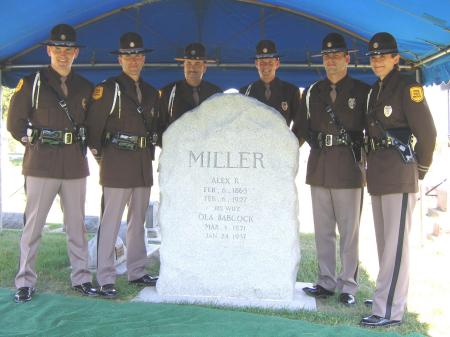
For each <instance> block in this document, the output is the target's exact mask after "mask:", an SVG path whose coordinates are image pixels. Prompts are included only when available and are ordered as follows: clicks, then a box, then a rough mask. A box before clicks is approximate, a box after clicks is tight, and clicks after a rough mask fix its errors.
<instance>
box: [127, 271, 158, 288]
mask: <svg viewBox="0 0 450 337" xmlns="http://www.w3.org/2000/svg"><path fill="white" fill-rule="evenodd" d="M156 281H158V278H157V277H152V276H150V275H148V274H145V275H144V276H142V277H140V278H138V279H136V280H133V281H129V283H134V284H141V285H144V286H149V287H154V286H155V285H156Z"/></svg>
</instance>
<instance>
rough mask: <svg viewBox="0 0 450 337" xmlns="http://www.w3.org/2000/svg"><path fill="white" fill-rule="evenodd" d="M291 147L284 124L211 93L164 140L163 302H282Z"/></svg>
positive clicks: (291, 217) (294, 245)
mask: <svg viewBox="0 0 450 337" xmlns="http://www.w3.org/2000/svg"><path fill="white" fill-rule="evenodd" d="M297 169H298V141H297V139H296V137H295V136H294V135H293V134H292V132H291V131H290V130H289V128H288V127H287V125H286V122H285V120H284V119H283V117H282V116H281V115H280V114H279V113H278V112H277V111H276V110H274V109H272V108H269V107H267V106H266V105H265V104H262V103H260V102H258V101H257V100H255V99H253V98H249V97H245V96H243V95H240V94H221V95H220V94H219V95H214V96H213V97H212V98H210V99H208V100H207V101H205V102H203V103H202V104H201V105H200V106H199V107H198V108H196V109H194V110H193V111H192V112H188V113H186V114H184V115H183V116H182V117H181V118H180V119H178V120H177V121H176V122H175V123H173V124H172V125H171V126H170V127H169V128H168V129H167V131H166V132H165V133H164V137H163V150H162V153H161V157H160V168H159V173H160V175H159V179H160V181H159V183H160V191H161V199H160V201H161V204H160V213H159V224H160V227H161V237H162V244H161V250H160V254H161V268H160V277H159V281H158V283H157V291H158V294H159V295H162V296H199V297H204V296H207V297H227V298H239V299H249V300H251V299H271V300H284V301H286V300H287V301H289V300H292V299H293V298H294V289H295V280H296V275H297V271H298V265H299V260H300V249H299V234H298V218H297V216H298V197H297V190H296V186H295V176H296V174H297Z"/></svg>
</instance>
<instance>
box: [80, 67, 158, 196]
mask: <svg viewBox="0 0 450 337" xmlns="http://www.w3.org/2000/svg"><path fill="white" fill-rule="evenodd" d="M116 82H117V83H118V84H119V86H120V98H119V96H118V95H115V94H116V90H115V87H116V86H115V83H116ZM139 86H140V89H141V92H142V102H141V104H139V101H138V97H137V92H136V86H135V82H134V80H133V79H132V78H130V77H129V76H127V75H126V74H125V73H122V74H121V75H119V76H117V77H113V78H110V79H108V80H107V81H105V82H103V83H101V84H99V85H97V87H96V88H95V90H94V93H93V95H92V104H91V106H90V107H89V111H88V116H87V120H86V125H87V127H88V133H89V147H90V148H94V149H96V150H97V151H98V152H99V155H100V157H101V160H100V184H101V185H102V186H105V187H116V188H134V187H148V186H151V185H152V184H153V178H152V159H153V158H152V157H153V150H154V149H153V146H152V145H151V144H150V142H149V141H147V148H145V149H138V150H136V151H132V150H124V149H119V148H117V147H116V146H115V145H114V144H111V143H105V142H104V138H105V136H106V134H107V133H110V134H111V135H113V134H115V133H117V132H122V133H127V134H130V135H135V136H141V137H145V136H146V134H147V131H149V132H153V131H155V129H154V127H155V120H156V118H157V114H158V111H157V104H158V98H159V96H158V91H157V90H156V89H155V88H153V87H152V86H151V85H149V84H147V83H146V82H144V81H143V80H141V79H140V80H139ZM115 96H116V98H114V97H115ZM114 99H116V102H115V105H114V109H113V111H111V108H112V106H113V102H114ZM138 106H141V107H142V108H143V112H142V114H139V113H138V111H137V108H138ZM143 117H144V118H145V119H146V121H147V129H146V127H145V124H144V119H143Z"/></svg>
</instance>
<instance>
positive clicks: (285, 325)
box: [0, 289, 422, 337]
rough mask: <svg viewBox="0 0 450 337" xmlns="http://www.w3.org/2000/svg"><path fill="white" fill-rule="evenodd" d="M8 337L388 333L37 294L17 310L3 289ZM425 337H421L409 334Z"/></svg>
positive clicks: (0, 307) (2, 331)
mask: <svg viewBox="0 0 450 337" xmlns="http://www.w3.org/2000/svg"><path fill="white" fill-rule="evenodd" d="M0 336H2V337H6V336H8V337H13V336H14V337H25V336H43V337H44V336H45V337H52V336H55V337H56V336H57V337H61V336H64V337H73V336H80V337H90V336H92V337H94V336H95V337H101V336H109V337H113V336H117V337H119V336H120V337H129V336H158V337H167V336H173V337H175V336H176V337H188V336H192V337H294V336H302V337H331V336H333V337H357V336H358V337H360V336H364V337H380V336H388V337H394V336H400V335H398V334H397V333H392V332H388V331H386V330H367V329H359V328H353V327H347V326H326V325H318V324H312V323H307V322H304V321H299V320H290V319H286V318H280V317H273V316H265V315H257V314H251V313H243V312H239V311H231V310H219V309H209V308H204V307H195V306H189V305H173V304H147V303H123V302H117V301H108V300H102V299H96V298H82V297H70V296H62V295H56V294H36V296H35V298H34V299H33V301H31V302H28V303H21V304H16V303H14V302H13V301H12V291H11V290H8V289H0ZM407 336H408V337H413V336H414V337H419V336H422V335H420V334H409V335H407Z"/></svg>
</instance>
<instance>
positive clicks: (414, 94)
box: [409, 85, 424, 103]
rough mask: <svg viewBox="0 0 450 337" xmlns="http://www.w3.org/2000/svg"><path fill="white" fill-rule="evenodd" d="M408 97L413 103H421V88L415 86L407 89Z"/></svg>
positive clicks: (422, 95) (422, 96)
mask: <svg viewBox="0 0 450 337" xmlns="http://www.w3.org/2000/svg"><path fill="white" fill-rule="evenodd" d="M409 96H410V97H411V101H413V102H416V103H420V102H422V101H423V99H424V94H423V88H422V87H420V86H417V85H416V86H414V87H411V88H409Z"/></svg>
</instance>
